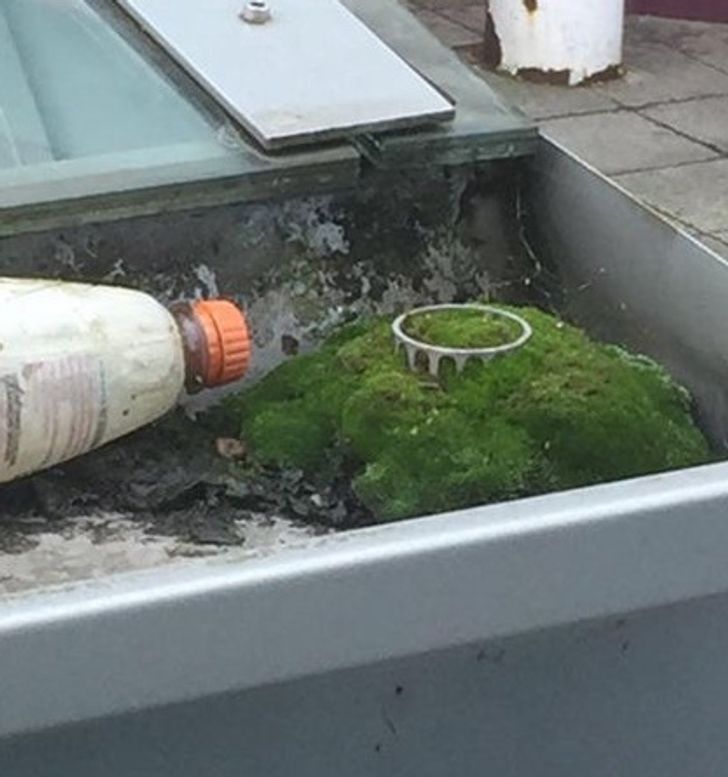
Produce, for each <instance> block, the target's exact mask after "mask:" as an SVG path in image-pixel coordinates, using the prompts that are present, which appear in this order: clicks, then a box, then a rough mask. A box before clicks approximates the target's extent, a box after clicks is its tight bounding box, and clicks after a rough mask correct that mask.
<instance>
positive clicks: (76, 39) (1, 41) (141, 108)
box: [0, 0, 242, 206]
mask: <svg viewBox="0 0 728 777" xmlns="http://www.w3.org/2000/svg"><path fill="white" fill-rule="evenodd" d="M224 127H225V119H224V118H221V116H220V115H218V116H217V117H213V114H212V113H208V112H207V110H205V109H203V108H201V107H200V106H199V105H197V104H194V103H193V101H191V100H190V99H189V96H188V95H183V94H182V93H181V91H180V89H179V88H178V86H177V85H176V84H175V83H173V81H172V80H171V78H170V77H169V76H168V75H166V74H165V73H163V72H162V69H161V68H160V67H158V66H155V65H154V64H152V63H150V61H149V58H148V57H146V56H142V55H141V54H140V53H139V52H138V51H137V50H135V48H133V47H132V46H131V45H130V44H129V43H128V42H127V41H126V40H125V39H124V38H123V37H122V35H121V34H120V33H119V32H118V31H117V29H116V28H115V25H112V24H110V23H109V20H108V19H107V18H102V16H100V15H99V13H98V12H97V10H96V9H95V8H94V7H92V2H91V1H89V2H84V1H83V0H0V206H2V205H7V204H8V203H7V202H6V201H5V200H7V198H8V195H7V193H8V191H9V189H10V188H11V187H13V186H16V187H17V186H18V185H21V186H22V185H25V184H28V183H29V182H31V183H33V182H34V183H36V184H37V183H38V182H42V181H54V180H55V181H58V180H59V179H64V178H68V179H78V178H79V177H81V178H84V177H89V176H90V177H93V176H94V175H96V178H95V180H94V184H93V187H92V188H93V189H94V190H99V188H102V189H103V188H104V186H105V187H106V188H107V189H116V188H126V187H125V185H123V179H122V180H121V181H120V180H115V181H113V182H112V181H111V180H107V181H106V183H105V184H103V185H101V184H100V182H99V179H98V174H99V173H103V174H104V175H107V176H108V175H109V174H112V173H119V172H123V171H125V170H129V171H134V175H135V183H137V184H139V183H140V182H141V178H144V176H143V175H141V178H140V173H147V174H150V175H152V174H153V173H154V172H155V169H156V168H160V167H165V168H167V167H169V166H170V165H174V166H175V169H176V172H175V176H177V177H179V175H180V174H181V172H182V170H181V166H183V165H184V163H185V162H186V161H189V162H190V164H192V166H193V167H194V170H195V175H197V176H199V175H200V173H201V164H202V165H203V166H204V163H207V162H209V163H210V165H211V171H212V170H214V171H216V172H217V173H218V174H219V172H220V169H221V164H220V162H221V160H225V159H227V160H230V159H232V158H239V157H240V154H241V152H242V148H241V147H240V146H239V145H238V146H237V147H236V146H235V145H231V143H230V142H229V141H228V142H226V141H225V133H224V132H223V128H224ZM152 177H153V176H152ZM149 183H154V181H153V180H152V179H151V177H150V180H149ZM74 192H75V194H83V193H84V190H83V186H81V187H78V186H76V188H75V190H74ZM89 193H90V192H89ZM3 195H5V196H3Z"/></svg>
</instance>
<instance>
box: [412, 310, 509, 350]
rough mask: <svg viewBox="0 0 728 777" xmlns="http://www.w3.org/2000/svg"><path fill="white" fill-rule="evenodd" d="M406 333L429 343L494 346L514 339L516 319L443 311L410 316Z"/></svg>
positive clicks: (485, 312) (477, 346) (467, 311)
mask: <svg viewBox="0 0 728 777" xmlns="http://www.w3.org/2000/svg"><path fill="white" fill-rule="evenodd" d="M404 332H405V334H408V335H409V336H410V337H412V338H414V339H415V340H417V341H419V342H420V343H428V344H430V345H439V346H444V347H446V348H495V347H497V346H499V345H507V344H508V343H512V342H513V341H514V340H517V339H518V338H519V337H520V336H521V334H523V333H522V331H521V327H520V326H519V324H518V322H517V321H513V320H512V319H510V318H506V317H505V316H499V315H496V314H494V313H489V312H487V311H482V310H474V309H471V310H468V309H465V310H442V311H437V312H435V311H432V312H428V313H419V314H417V315H415V316H411V317H410V318H409V319H408V320H407V321H406V323H405V326H404Z"/></svg>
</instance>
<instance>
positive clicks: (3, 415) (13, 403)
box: [0, 354, 108, 469]
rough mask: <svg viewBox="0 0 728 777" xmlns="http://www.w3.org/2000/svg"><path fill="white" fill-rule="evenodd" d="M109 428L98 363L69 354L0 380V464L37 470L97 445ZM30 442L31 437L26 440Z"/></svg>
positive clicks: (101, 368)
mask: <svg viewBox="0 0 728 777" xmlns="http://www.w3.org/2000/svg"><path fill="white" fill-rule="evenodd" d="M107 425H108V396H107V386H106V379H105V372H104V366H103V362H102V361H101V360H100V359H98V358H97V357H96V356H93V355H88V354H73V355H70V356H64V357H60V358H57V359H45V360H43V361H38V362H30V363H27V364H25V365H24V366H23V367H22V368H21V369H20V371H19V372H17V373H13V374H8V375H4V376H0V461H2V466H4V467H9V468H12V467H14V466H15V465H16V464H18V463H20V465H21V467H22V468H23V469H25V465H26V464H27V465H30V466H31V467H32V468H33V469H36V468H37V469H40V468H42V467H46V466H49V465H52V464H55V463H57V462H61V461H65V460H67V459H70V458H73V457H74V456H78V455H80V454H81V453H84V452H85V451H88V450H91V449H92V448H94V447H96V446H97V445H99V444H100V443H101V442H102V440H103V438H104V435H105V433H106V429H107ZM31 437H32V438H33V439H30V438H31Z"/></svg>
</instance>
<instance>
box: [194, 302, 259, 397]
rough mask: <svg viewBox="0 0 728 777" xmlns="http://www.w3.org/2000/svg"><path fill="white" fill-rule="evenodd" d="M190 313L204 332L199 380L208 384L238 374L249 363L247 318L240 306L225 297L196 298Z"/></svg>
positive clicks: (249, 345)
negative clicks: (203, 355)
mask: <svg viewBox="0 0 728 777" xmlns="http://www.w3.org/2000/svg"><path fill="white" fill-rule="evenodd" d="M192 313H193V315H194V317H195V319H196V320H197V322H198V323H199V325H200V327H201V328H202V330H203V332H204V333H205V340H206V345H207V353H206V357H207V358H206V359H203V362H204V365H205V366H204V372H203V374H202V375H201V378H202V382H203V384H204V385H205V386H206V387H208V388H211V387H213V386H222V385H223V384H225V383H232V382H233V381H236V380H238V379H239V378H242V377H243V375H245V373H246V372H247V370H248V364H249V363H250V351H251V343H250V333H249V330H248V322H247V321H246V319H245V315H244V314H243V311H242V310H240V308H239V307H238V306H237V305H235V304H234V303H233V302H230V301H229V300H225V299H214V300H199V301H197V302H194V303H193V304H192Z"/></svg>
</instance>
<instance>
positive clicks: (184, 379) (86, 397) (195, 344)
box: [0, 278, 250, 483]
mask: <svg viewBox="0 0 728 777" xmlns="http://www.w3.org/2000/svg"><path fill="white" fill-rule="evenodd" d="M249 359H250V339H249V336H248V328H247V324H246V321H245V317H244V316H243V313H242V312H241V311H240V310H239V309H238V308H237V306H235V305H234V304H233V303H232V302H229V301H227V300H211V301H198V302H193V303H181V304H178V305H175V306H174V307H173V308H172V309H171V310H167V309H166V308H165V307H164V306H162V305H161V304H159V303H158V302H157V301H156V300H155V299H153V298H152V297H150V296H148V295H147V294H144V293H142V292H138V291H132V290H128V289H122V288H116V287H106V286H91V285H85V284H75V283H63V282H59V281H44V280H16V279H11V278H0V483H3V482H8V481H11V480H14V479H16V478H19V477H21V476H23V475H28V474H30V473H33V472H36V471H38V470H41V469H44V468H46V467H51V466H53V465H55V464H59V463H60V462H63V461H66V460H68V459H71V458H73V457H75V456H78V455H80V454H82V453H85V452H86V451H89V450H92V449H93V448H96V447H98V446H100V445H103V444H104V443H107V442H109V441H110V440H114V439H116V438H118V437H122V436H123V435H125V434H128V433H129V432H131V431H133V430H135V429H138V428H139V427H141V426H144V425H145V424H148V423H150V422H151V421H154V420H155V419H157V418H159V417H161V416H163V415H164V414H165V413H167V412H168V411H169V410H171V409H172V408H173V407H174V406H175V405H176V404H177V402H178V400H179V399H180V397H181V396H182V395H183V393H184V391H185V389H186V390H187V391H188V392H194V391H197V390H200V389H201V388H204V387H211V386H218V385H222V384H224V383H229V382H231V381H234V380H237V379H238V378H240V377H242V375H243V374H244V373H245V371H246V369H247V366H248V362H249Z"/></svg>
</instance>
